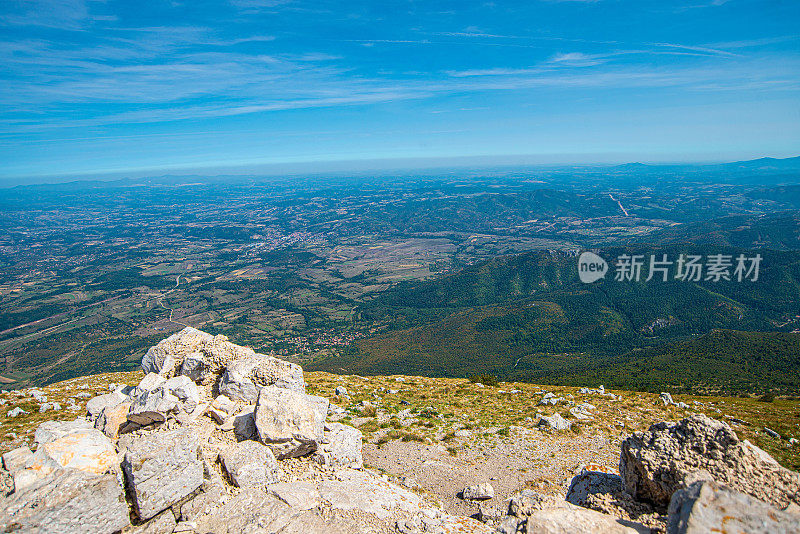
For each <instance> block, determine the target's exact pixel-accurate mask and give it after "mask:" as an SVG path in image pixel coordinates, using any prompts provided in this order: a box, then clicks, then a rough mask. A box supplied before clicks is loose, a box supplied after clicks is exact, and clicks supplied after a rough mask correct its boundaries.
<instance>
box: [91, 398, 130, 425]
mask: <svg viewBox="0 0 800 534" xmlns="http://www.w3.org/2000/svg"><path fill="white" fill-rule="evenodd" d="M127 400H129V398H128V396H127V395H123V394H121V393H117V392H115V391H112V392H111V393H106V394H105V395H98V396H97V397H94V398H92V399H89V402H87V403H86V413H87V415H88V417H89V420H90V421H94V420H96V419H97V418H98V417H99V416H100V413H102V411H103V410H105V409H106V408H113V407H114V406H117V405H118V404H122V403H123V402H125V401H127Z"/></svg>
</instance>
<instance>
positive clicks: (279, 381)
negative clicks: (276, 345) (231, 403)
mask: <svg viewBox="0 0 800 534" xmlns="http://www.w3.org/2000/svg"><path fill="white" fill-rule="evenodd" d="M264 386H274V387H280V388H286V389H290V390H292V391H296V392H299V393H304V392H305V388H306V384H305V380H304V379H303V369H302V368H301V367H300V366H299V365H297V364H294V363H290V362H286V361H283V360H281V359H279V358H275V357H273V356H268V355H265V354H256V353H252V354H248V355H246V356H243V357H240V358H237V359H236V360H232V361H230V362H228V364H227V365H226V367H225V373H224V374H223V375H222V379H221V380H220V383H219V391H220V393H222V394H224V395H227V396H228V397H230V398H231V399H233V400H235V401H238V402H245V403H251V404H252V403H254V402H256V400H257V399H258V392H259V390H260V389H261V388H262V387H264Z"/></svg>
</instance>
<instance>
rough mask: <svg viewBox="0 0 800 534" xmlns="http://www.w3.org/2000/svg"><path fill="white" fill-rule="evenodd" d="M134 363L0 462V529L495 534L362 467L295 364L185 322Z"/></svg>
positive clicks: (358, 445) (358, 443)
mask: <svg viewBox="0 0 800 534" xmlns="http://www.w3.org/2000/svg"><path fill="white" fill-rule="evenodd" d="M142 369H143V370H144V371H145V373H146V375H145V377H144V378H143V379H142V380H141V381H140V382H139V384H138V385H136V386H135V387H130V386H127V385H124V384H123V385H116V384H113V385H111V387H110V391H109V392H108V393H105V394H102V395H99V396H96V397H94V398H92V399H91V400H89V402H88V403H87V405H86V415H85V417H79V418H77V419H75V420H74V421H47V422H45V423H43V424H41V425H40V426H39V427H38V429H37V430H36V433H35V438H34V439H35V443H36V447H35V450H31V449H30V448H28V447H27V446H23V447H20V448H18V449H15V450H12V451H10V452H8V453H6V454H4V455H3V456H2V463H3V469H2V471H0V482H1V483H2V489H3V494H4V495H3V497H2V498H1V499H0V530H2V531H6V532H9V531H20V532H45V533H50V532H52V533H56V532H58V533H63V532H87V533H113V532H120V531H122V532H125V533H140V534H141V533H162V532H164V533H170V532H200V533H226V532H227V533H234V532H235V533H239V532H252V533H256V532H264V533H273V532H274V533H278V532H280V533H285V534H288V533H300V532H303V533H329V532H330V533H360V532H372V531H385V530H387V529H389V528H391V530H394V529H395V528H397V529H402V531H403V532H409V533H417V532H419V533H424V532H453V533H458V532H465V533H466V532H487V533H488V532H491V529H489V528H488V527H486V526H485V525H483V524H482V523H480V522H479V521H476V520H474V519H470V518H463V517H453V516H450V515H448V514H445V513H443V512H442V511H441V510H440V509H438V508H437V507H436V506H434V505H431V504H430V503H427V502H426V501H424V499H422V498H421V497H420V495H418V494H417V493H415V492H413V491H410V490H409V489H408V488H404V487H401V486H399V485H395V484H393V483H391V482H390V481H389V480H388V477H386V476H385V475H379V474H375V473H372V472H369V471H367V470H364V469H363V465H362V464H363V461H362V435H361V432H360V431H359V430H357V429H356V428H354V427H351V426H348V425H345V424H342V423H338V422H330V421H327V416H328V412H329V407H330V405H329V402H328V400H327V399H325V398H322V397H319V396H315V395H310V394H307V393H306V392H305V382H304V380H303V372H302V369H301V368H300V367H299V366H298V365H296V364H292V363H290V362H286V361H283V360H280V359H278V358H275V357H273V356H270V355H264V354H257V353H256V352H254V351H253V350H252V349H249V348H245V347H241V346H238V345H235V344H233V343H230V342H229V341H228V340H227V338H225V337H224V336H212V335H210V334H207V333H205V332H201V331H199V330H196V329H193V328H186V329H184V330H182V331H181V332H179V333H177V334H175V335H173V336H171V337H169V338H167V339H165V340H163V341H162V342H160V343H158V344H157V345H155V346H154V347H152V348H151V349H150V350H149V351H148V352H147V354H146V355H145V356H144V358H143V360H142ZM339 393H340V396H343V395H341V394H342V393H345V392H342V391H340V392H339Z"/></svg>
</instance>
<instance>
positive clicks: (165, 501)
mask: <svg viewBox="0 0 800 534" xmlns="http://www.w3.org/2000/svg"><path fill="white" fill-rule="evenodd" d="M122 469H123V471H124V472H125V481H126V484H127V486H128V488H129V490H130V492H131V495H132V496H133V501H134V508H135V509H136V513H137V515H138V516H139V517H140V518H141V519H149V518H151V517H153V516H155V515H156V514H157V513H159V512H160V511H162V510H165V509H166V508H168V507H170V506H172V505H173V504H175V503H177V502H178V501H180V500H181V499H183V498H184V497H186V496H188V495H190V494H191V493H192V492H194V491H195V490H196V489H197V488H199V487H200V485H201V484H202V483H203V463H202V461H201V460H200V442H199V436H198V435H197V433H196V432H193V431H192V430H191V429H178V430H170V431H166V432H151V433H148V434H146V435H143V436H139V437H137V438H134V439H131V440H130V442H129V443H128V445H127V448H126V450H125V453H124V460H123V461H122Z"/></svg>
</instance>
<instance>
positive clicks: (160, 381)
mask: <svg viewBox="0 0 800 534" xmlns="http://www.w3.org/2000/svg"><path fill="white" fill-rule="evenodd" d="M166 381H167V379H166V378H164V377H163V376H161V375H159V374H158V373H148V374H146V375H145V376H144V378H142V380H141V381H140V382H139V384H138V385H137V386H136V387H135V388H133V389H132V390H131V393H130V396H131V398H133V399H135V398H136V397H138V396H139V395H141V394H142V393H144V392H146V391H153V390H154V389H158V388H160V387H161V386H163V385H164V382H166Z"/></svg>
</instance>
